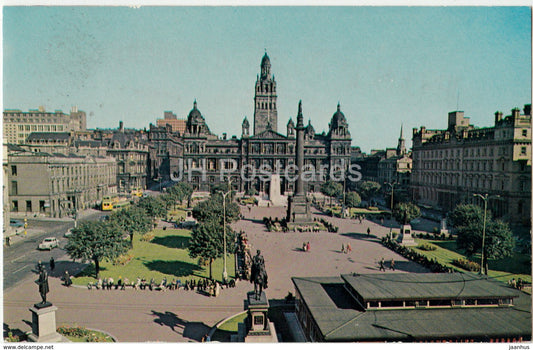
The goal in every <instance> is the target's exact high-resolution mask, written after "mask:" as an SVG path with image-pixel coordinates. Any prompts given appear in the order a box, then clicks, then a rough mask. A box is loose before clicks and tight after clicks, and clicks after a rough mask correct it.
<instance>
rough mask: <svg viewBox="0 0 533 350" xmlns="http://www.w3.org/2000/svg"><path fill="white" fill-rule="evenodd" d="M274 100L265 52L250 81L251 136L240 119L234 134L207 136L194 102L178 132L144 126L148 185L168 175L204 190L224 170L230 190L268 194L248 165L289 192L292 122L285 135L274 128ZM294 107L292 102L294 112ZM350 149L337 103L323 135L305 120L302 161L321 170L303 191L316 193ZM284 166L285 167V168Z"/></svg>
mask: <svg viewBox="0 0 533 350" xmlns="http://www.w3.org/2000/svg"><path fill="white" fill-rule="evenodd" d="M277 98H278V95H277V83H276V80H275V78H274V75H273V74H272V72H271V64H270V58H269V57H268V55H267V54H266V53H265V55H264V56H263V58H262V60H261V72H260V74H259V75H258V76H257V80H256V82H255V96H254V119H253V134H252V133H251V132H250V130H251V125H250V121H249V120H248V119H247V118H246V117H245V118H244V120H243V121H242V133H241V135H240V138H238V137H236V136H233V137H231V138H228V137H227V136H226V134H223V135H222V137H219V136H217V135H215V134H213V133H212V132H211V130H210V129H209V126H208V121H207V120H206V119H205V117H204V116H203V115H202V113H201V112H200V109H199V108H198V105H197V103H196V101H194V104H193V108H192V110H191V111H190V112H189V114H188V116H187V119H186V122H185V130H184V131H183V132H182V133H180V132H177V131H176V130H173V128H172V126H171V125H170V124H168V125H165V126H162V125H161V124H160V123H159V125H157V126H154V125H152V124H150V130H149V142H150V169H149V172H148V177H149V178H150V179H151V180H152V184H153V183H157V182H166V181H170V180H171V177H172V178H174V179H180V180H181V181H186V182H189V183H191V184H192V185H193V187H194V189H195V190H196V191H209V189H210V187H211V186H213V185H215V184H217V183H220V182H224V181H225V180H224V178H222V179H221V176H220V174H221V173H227V174H228V175H233V176H232V187H233V188H234V189H235V190H238V191H246V190H249V189H252V188H254V189H255V190H256V191H258V192H268V191H269V183H270V181H269V179H268V177H267V176H259V172H257V173H256V172H255V171H252V169H255V170H259V169H272V172H274V173H275V172H278V173H280V180H281V193H282V194H283V193H288V192H293V189H294V188H293V187H294V182H293V181H291V179H293V178H294V176H295V174H296V170H292V167H291V165H293V164H295V147H296V130H295V123H294V121H293V118H289V120H288V122H287V124H286V130H285V131H286V132H285V134H282V133H281V132H279V131H278V110H277ZM296 105H297V103H296V101H295V103H294V106H295V111H296V110H297V108H296ZM298 113H303V112H302V111H301V110H300V111H298ZM350 151H351V135H350V132H349V130H348V123H347V121H346V117H345V116H344V114H343V113H342V111H341V107H340V103H339V104H338V105H337V110H336V111H334V113H333V116H332V117H331V121H330V123H329V130H328V132H327V133H326V132H322V133H320V134H317V133H316V132H315V129H314V128H313V126H312V125H311V122H310V121H309V122H308V124H307V126H306V127H305V151H304V153H305V164H306V165H308V166H313V167H314V168H315V169H321V168H322V169H327V170H326V171H324V172H323V173H322V175H323V176H317V177H316V178H314V179H312V180H311V181H309V182H308V183H307V186H308V188H307V190H308V191H311V192H313V191H318V190H319V186H320V184H322V183H323V182H324V181H326V180H327V178H328V174H329V171H330V170H331V169H332V168H333V169H339V167H343V168H345V167H346V166H347V165H348V164H349V162H350ZM286 169H290V171H287V172H285V170H286ZM241 173H242V174H243V175H244V178H243V176H241ZM253 173H255V174H256V175H257V176H253ZM287 174H288V175H289V176H285V175H287Z"/></svg>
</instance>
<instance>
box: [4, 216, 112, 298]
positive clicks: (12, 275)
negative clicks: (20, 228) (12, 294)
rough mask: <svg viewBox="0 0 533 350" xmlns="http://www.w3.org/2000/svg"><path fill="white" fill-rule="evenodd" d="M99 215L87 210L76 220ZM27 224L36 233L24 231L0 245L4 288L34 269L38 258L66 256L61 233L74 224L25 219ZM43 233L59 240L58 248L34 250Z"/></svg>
mask: <svg viewBox="0 0 533 350" xmlns="http://www.w3.org/2000/svg"><path fill="white" fill-rule="evenodd" d="M103 215H105V213H101V212H95V213H91V214H90V215H87V216H86V217H84V218H83V219H82V220H80V221H84V220H91V219H98V218H99V217H100V216H103ZM28 227H31V228H37V229H38V231H39V232H40V233H35V234H32V235H28V236H27V237H24V239H22V240H19V241H17V242H15V243H12V244H11V246H10V247H5V246H4V291H5V290H7V289H9V288H12V287H14V286H16V285H17V284H18V283H20V282H22V281H23V280H25V279H26V278H28V277H29V276H30V275H32V274H34V273H36V265H37V263H38V262H39V261H42V262H43V263H46V264H48V262H49V261H50V258H51V257H53V258H54V260H56V261H58V260H62V259H63V260H64V259H68V257H67V254H66V252H65V250H64V247H65V245H66V244H67V239H66V238H65V237H64V234H65V232H67V230H68V229H70V228H72V227H74V223H73V222H65V221H51V220H38V219H29V220H28ZM45 237H56V238H57V239H58V240H59V248H55V249H52V250H51V251H48V250H44V251H40V250H38V249H37V246H38V245H39V243H40V242H41V241H42V240H43V239H44V238H45Z"/></svg>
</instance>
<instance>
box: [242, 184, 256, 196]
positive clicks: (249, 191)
mask: <svg viewBox="0 0 533 350" xmlns="http://www.w3.org/2000/svg"><path fill="white" fill-rule="evenodd" d="M245 194H246V195H247V196H255V195H257V190H256V189H255V187H253V186H252V185H250V187H248V189H247V190H246V192H245Z"/></svg>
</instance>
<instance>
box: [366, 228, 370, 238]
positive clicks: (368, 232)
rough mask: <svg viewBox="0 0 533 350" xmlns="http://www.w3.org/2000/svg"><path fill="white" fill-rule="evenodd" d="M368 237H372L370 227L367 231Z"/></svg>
mask: <svg viewBox="0 0 533 350" xmlns="http://www.w3.org/2000/svg"><path fill="white" fill-rule="evenodd" d="M366 235H367V236H368V237H370V227H369V228H367V229H366Z"/></svg>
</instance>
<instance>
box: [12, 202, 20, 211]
mask: <svg viewBox="0 0 533 350" xmlns="http://www.w3.org/2000/svg"><path fill="white" fill-rule="evenodd" d="M11 211H12V212H15V213H17V212H18V211H19V201H12V202H11Z"/></svg>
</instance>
